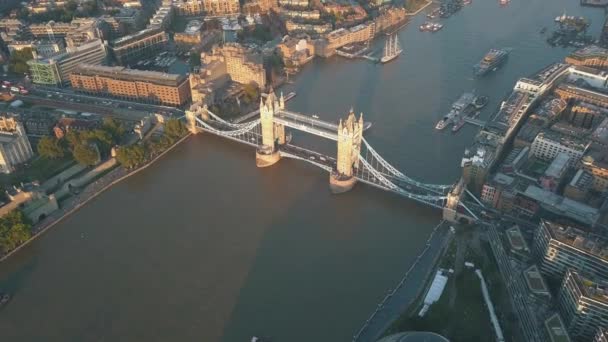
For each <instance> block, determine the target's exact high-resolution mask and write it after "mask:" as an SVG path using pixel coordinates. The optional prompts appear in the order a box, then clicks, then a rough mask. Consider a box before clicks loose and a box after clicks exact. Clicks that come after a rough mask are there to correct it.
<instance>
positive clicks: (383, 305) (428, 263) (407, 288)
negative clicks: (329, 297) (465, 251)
mask: <svg viewBox="0 0 608 342" xmlns="http://www.w3.org/2000/svg"><path fill="white" fill-rule="evenodd" d="M450 237H451V233H450V232H449V224H448V222H446V221H441V222H440V223H439V224H438V225H437V226H435V228H434V229H433V231H432V232H431V235H430V236H429V238H428V240H427V242H426V245H425V247H424V249H423V250H422V252H421V253H420V254H419V255H418V257H417V259H416V261H415V262H414V264H412V266H410V268H409V269H408V270H407V272H405V274H404V276H403V277H402V278H401V281H400V282H399V283H398V284H397V286H396V287H395V288H394V289H392V290H389V291H388V293H387V295H386V296H385V297H384V298H383V299H382V301H381V302H380V303H379V304H378V306H377V307H376V308H375V310H374V312H372V314H371V315H370V317H369V318H368V319H367V320H366V321H365V322H364V324H363V326H362V327H361V329H359V331H358V332H357V334H356V335H354V336H353V340H352V341H353V342H375V341H376V340H378V339H379V338H380V337H382V334H383V333H384V332H385V331H386V330H387V329H388V328H389V327H390V326H391V324H393V322H394V321H395V320H396V319H397V318H399V316H400V315H401V314H403V313H404V312H406V311H407V310H408V308H409V307H410V306H411V305H412V304H413V303H415V301H416V299H417V298H418V297H420V294H421V292H422V291H423V290H424V289H425V288H426V286H425V285H426V284H427V283H428V280H429V277H430V275H431V274H432V271H433V270H434V269H435V265H436V264H437V260H438V259H439V257H440V256H441V255H442V253H443V250H444V249H445V246H446V245H447V242H448V241H449V240H450Z"/></svg>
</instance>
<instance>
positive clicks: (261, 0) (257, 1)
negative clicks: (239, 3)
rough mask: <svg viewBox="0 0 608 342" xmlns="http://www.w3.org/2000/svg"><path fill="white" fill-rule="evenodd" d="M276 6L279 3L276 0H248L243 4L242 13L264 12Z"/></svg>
mask: <svg viewBox="0 0 608 342" xmlns="http://www.w3.org/2000/svg"><path fill="white" fill-rule="evenodd" d="M306 1H307V0H306ZM278 7H279V4H278V2H277V0H249V1H246V2H245V4H244V5H243V8H242V13H246V14H248V15H250V14H256V13H257V14H265V13H268V12H269V11H270V10H272V9H276V8H278Z"/></svg>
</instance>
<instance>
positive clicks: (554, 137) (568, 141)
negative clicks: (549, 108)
mask: <svg viewBox="0 0 608 342" xmlns="http://www.w3.org/2000/svg"><path fill="white" fill-rule="evenodd" d="M536 139H544V140H551V141H554V142H557V143H559V144H560V145H562V146H566V147H568V148H571V149H573V150H577V151H584V150H585V148H586V147H587V142H586V141H584V140H583V139H579V138H575V137H572V136H569V135H565V134H563V133H559V132H555V131H543V132H540V133H538V135H537V136H536ZM536 139H535V140H536Z"/></svg>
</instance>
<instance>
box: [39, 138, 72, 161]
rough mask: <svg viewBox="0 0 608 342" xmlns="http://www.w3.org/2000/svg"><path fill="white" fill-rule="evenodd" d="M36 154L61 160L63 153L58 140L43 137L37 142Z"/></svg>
mask: <svg viewBox="0 0 608 342" xmlns="http://www.w3.org/2000/svg"><path fill="white" fill-rule="evenodd" d="M38 153H39V154H40V155H41V156H43V157H45V158H49V159H57V158H63V157H64V156H65V151H64V150H63V147H62V146H61V143H60V142H59V140H58V139H56V138H54V137H50V136H45V137H42V139H40V141H39V142H38Z"/></svg>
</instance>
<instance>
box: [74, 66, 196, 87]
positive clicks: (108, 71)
mask: <svg viewBox="0 0 608 342" xmlns="http://www.w3.org/2000/svg"><path fill="white" fill-rule="evenodd" d="M73 73H74V74H80V75H89V76H102V77H108V78H112V79H119V80H124V81H133V82H137V81H141V82H150V83H155V84H161V85H166V86H177V85H179V84H180V83H182V82H183V81H185V80H187V79H188V78H187V77H186V76H184V75H180V74H167V73H164V72H158V71H144V70H136V69H128V68H125V67H118V66H115V67H108V66H101V65H92V64H80V65H78V66H77V67H76V69H75V70H74V71H73Z"/></svg>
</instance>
